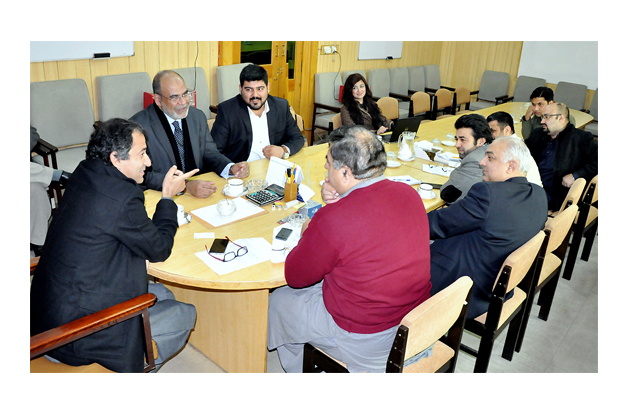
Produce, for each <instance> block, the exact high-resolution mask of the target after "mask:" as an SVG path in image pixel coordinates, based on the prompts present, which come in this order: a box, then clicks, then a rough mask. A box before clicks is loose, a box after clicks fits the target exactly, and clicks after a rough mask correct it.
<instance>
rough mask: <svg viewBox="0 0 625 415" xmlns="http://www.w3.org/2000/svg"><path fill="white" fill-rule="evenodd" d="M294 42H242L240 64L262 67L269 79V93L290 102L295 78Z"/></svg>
mask: <svg viewBox="0 0 625 415" xmlns="http://www.w3.org/2000/svg"><path fill="white" fill-rule="evenodd" d="M295 43H296V42H295V41H242V42H241V58H240V59H241V60H240V62H241V63H245V62H252V63H255V64H257V65H260V66H262V67H263V68H265V70H266V71H267V75H268V77H269V84H270V85H269V93H270V94H271V95H273V96H276V97H280V98H285V99H287V100H289V102H290V101H291V99H290V98H291V97H292V94H293V88H294V84H295V82H294V78H295V70H294V63H295Z"/></svg>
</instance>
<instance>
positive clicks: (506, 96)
mask: <svg viewBox="0 0 625 415" xmlns="http://www.w3.org/2000/svg"><path fill="white" fill-rule="evenodd" d="M506 98H508V94H506V95H501V96H499V97H495V105H499V103H500V102H506V101H504V99H506Z"/></svg>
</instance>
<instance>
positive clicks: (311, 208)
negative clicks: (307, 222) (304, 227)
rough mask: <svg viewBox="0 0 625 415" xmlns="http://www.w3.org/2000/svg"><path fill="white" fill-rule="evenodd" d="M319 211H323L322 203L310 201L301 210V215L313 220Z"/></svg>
mask: <svg viewBox="0 0 625 415" xmlns="http://www.w3.org/2000/svg"><path fill="white" fill-rule="evenodd" d="M319 209H321V203H319V202H315V201H313V200H309V201H308V202H306V205H304V206H303V207H301V208H300V209H299V213H301V214H302V215H305V216H308V218H310V219H312V217H313V216H315V213H317V211H318V210H319Z"/></svg>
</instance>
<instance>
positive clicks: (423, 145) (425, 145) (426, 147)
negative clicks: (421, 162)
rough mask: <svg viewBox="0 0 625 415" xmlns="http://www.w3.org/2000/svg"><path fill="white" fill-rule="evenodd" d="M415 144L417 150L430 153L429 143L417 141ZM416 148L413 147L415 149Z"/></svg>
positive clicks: (430, 145)
mask: <svg viewBox="0 0 625 415" xmlns="http://www.w3.org/2000/svg"><path fill="white" fill-rule="evenodd" d="M415 144H417V146H418V147H419V148H421V149H423V150H426V151H432V146H433V144H432V143H431V142H429V141H428V140H421V141H419V142H418V143H415ZM417 146H415V147H417Z"/></svg>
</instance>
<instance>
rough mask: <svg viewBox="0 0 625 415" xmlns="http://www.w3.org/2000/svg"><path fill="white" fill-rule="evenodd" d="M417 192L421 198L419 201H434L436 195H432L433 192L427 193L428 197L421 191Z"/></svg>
mask: <svg viewBox="0 0 625 415" xmlns="http://www.w3.org/2000/svg"><path fill="white" fill-rule="evenodd" d="M417 192H418V193H419V196H421V199H434V198H436V193H434V192H433V191H431V190H430V191H429V192H428V193H429V195H428V194H427V193H425V192H422V191H421V190H417Z"/></svg>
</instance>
